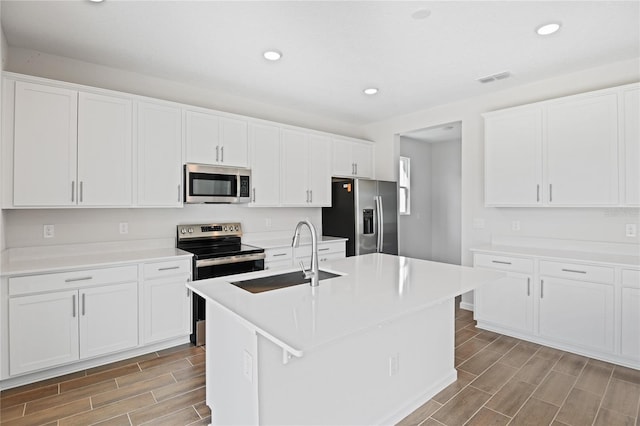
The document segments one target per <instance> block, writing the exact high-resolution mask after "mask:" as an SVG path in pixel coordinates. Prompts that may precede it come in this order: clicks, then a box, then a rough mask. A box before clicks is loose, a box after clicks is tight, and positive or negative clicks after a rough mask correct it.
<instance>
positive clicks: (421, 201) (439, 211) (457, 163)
mask: <svg viewBox="0 0 640 426" xmlns="http://www.w3.org/2000/svg"><path fill="white" fill-rule="evenodd" d="M400 155H401V156H403V157H409V158H411V214H410V215H401V216H400V222H399V230H398V234H399V253H400V254H401V255H403V256H408V257H414V258H418V259H427V260H435V261H438V262H446V263H453V264H458V265H459V264H460V258H461V253H460V241H461V223H460V220H461V187H460V182H461V141H460V140H453V141H447V142H438V143H428V142H424V141H418V140H414V139H411V138H407V137H400Z"/></svg>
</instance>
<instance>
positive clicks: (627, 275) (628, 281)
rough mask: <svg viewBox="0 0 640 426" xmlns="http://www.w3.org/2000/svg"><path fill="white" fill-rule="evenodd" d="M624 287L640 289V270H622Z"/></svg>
mask: <svg viewBox="0 0 640 426" xmlns="http://www.w3.org/2000/svg"><path fill="white" fill-rule="evenodd" d="M622 286H623V287H631V288H640V270H635V269H623V270H622Z"/></svg>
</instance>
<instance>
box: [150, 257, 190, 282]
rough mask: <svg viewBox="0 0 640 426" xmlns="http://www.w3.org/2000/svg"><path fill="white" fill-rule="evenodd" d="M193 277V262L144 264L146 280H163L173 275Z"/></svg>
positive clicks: (177, 261)
mask: <svg viewBox="0 0 640 426" xmlns="http://www.w3.org/2000/svg"><path fill="white" fill-rule="evenodd" d="M184 274H188V275H191V261H190V260H188V259H180V260H169V261H164V262H154V263H145V264H144V278H145V279H149V278H162V277H168V276H171V275H184Z"/></svg>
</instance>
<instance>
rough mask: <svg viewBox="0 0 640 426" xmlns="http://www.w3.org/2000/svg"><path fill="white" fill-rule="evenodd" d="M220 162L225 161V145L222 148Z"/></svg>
mask: <svg viewBox="0 0 640 426" xmlns="http://www.w3.org/2000/svg"><path fill="white" fill-rule="evenodd" d="M220 162H221V163H224V146H223V147H221V148H220Z"/></svg>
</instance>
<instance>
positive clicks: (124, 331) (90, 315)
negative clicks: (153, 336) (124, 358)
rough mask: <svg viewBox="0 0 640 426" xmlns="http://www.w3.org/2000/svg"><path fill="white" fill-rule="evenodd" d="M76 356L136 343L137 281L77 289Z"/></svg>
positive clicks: (117, 348)
mask: <svg viewBox="0 0 640 426" xmlns="http://www.w3.org/2000/svg"><path fill="white" fill-rule="evenodd" d="M78 302H79V304H80V306H79V309H78V311H79V323H80V324H79V325H80V358H81V359H82V358H90V357H94V356H98V355H104V354H108V353H113V352H117V351H121V350H124V349H129V348H133V347H135V346H137V345H138V283H137V282H130V283H124V284H115V285H106V286H101V287H93V288H87V289H83V290H80V292H79V299H78Z"/></svg>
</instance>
